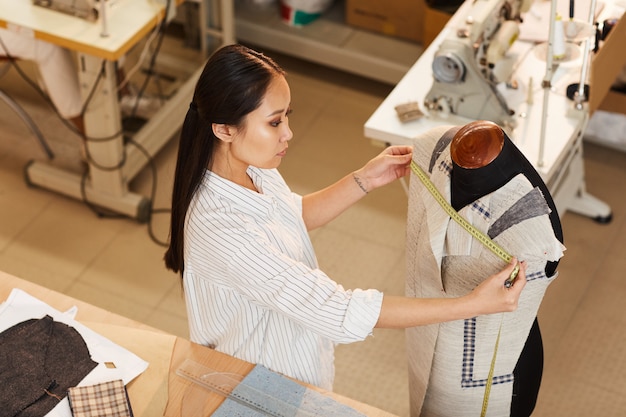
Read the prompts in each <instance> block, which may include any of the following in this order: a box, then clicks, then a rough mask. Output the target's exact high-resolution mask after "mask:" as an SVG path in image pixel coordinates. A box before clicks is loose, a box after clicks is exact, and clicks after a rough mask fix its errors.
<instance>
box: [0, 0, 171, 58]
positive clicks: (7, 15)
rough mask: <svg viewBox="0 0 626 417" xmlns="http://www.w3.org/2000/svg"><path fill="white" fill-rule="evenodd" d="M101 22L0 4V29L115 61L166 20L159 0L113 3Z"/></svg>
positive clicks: (15, 2) (24, 1) (25, 1)
mask: <svg viewBox="0 0 626 417" xmlns="http://www.w3.org/2000/svg"><path fill="white" fill-rule="evenodd" d="M177 1H178V2H180V1H182V0H177ZM108 3H111V4H110V6H109V8H108V9H107V10H108V11H107V13H106V16H107V25H106V29H107V30H106V32H107V33H108V36H102V33H103V24H102V20H101V19H100V20H96V21H93V22H91V21H88V20H86V19H82V18H79V17H75V16H71V15H69V14H65V13H62V12H59V11H56V10H52V9H49V8H46V7H42V6H35V5H33V4H32V3H31V1H30V0H0V27H2V28H6V29H8V30H11V31H15V32H20V33H22V34H24V36H30V37H34V38H36V39H41V40H44V41H46V42H50V43H54V44H56V45H59V46H62V47H64V48H67V49H70V50H73V51H77V52H82V53H85V54H88V55H93V56H96V57H99V58H103V59H107V60H111V61H116V60H118V59H119V58H120V57H122V56H123V55H124V54H125V53H126V52H128V50H130V49H131V48H132V47H133V46H134V45H135V44H136V43H137V42H138V41H139V40H140V39H142V38H143V37H145V36H146V35H147V34H148V33H149V32H150V31H151V30H152V29H153V28H155V27H156V26H157V24H158V23H159V22H160V21H161V20H162V19H163V17H164V16H165V6H164V2H161V1H158V0H115V1H109V2H108Z"/></svg>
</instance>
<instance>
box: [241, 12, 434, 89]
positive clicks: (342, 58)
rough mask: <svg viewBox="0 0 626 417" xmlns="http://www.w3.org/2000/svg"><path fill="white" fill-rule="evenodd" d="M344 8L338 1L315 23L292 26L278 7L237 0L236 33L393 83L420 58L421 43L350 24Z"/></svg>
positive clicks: (249, 40) (245, 39)
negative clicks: (347, 21)
mask: <svg viewBox="0 0 626 417" xmlns="http://www.w3.org/2000/svg"><path fill="white" fill-rule="evenodd" d="M344 11H345V4H344V2H343V1H335V2H334V4H333V6H332V7H331V9H330V10H328V11H327V12H326V13H324V14H323V15H322V16H321V17H319V18H318V19H316V20H315V21H313V22H312V23H310V24H308V25H306V26H304V27H292V26H289V25H288V24H286V23H285V22H283V21H282V19H281V17H280V12H279V10H278V8H277V7H276V6H275V5H272V6H271V7H269V6H255V5H253V4H250V3H249V2H235V33H236V36H237V39H238V40H239V41H240V42H245V43H250V44H254V45H258V46H262V47H265V48H268V49H272V50H274V51H277V52H280V53H283V54H286V55H290V56H294V57H297V58H301V59H304V60H308V61H312V62H315V63H318V64H321V65H325V66H328V67H332V68H335V69H339V70H342V71H346V72H349V73H352V74H356V75H360V76H363V77H366V78H370V79H373V80H376V81H380V82H384V83H388V84H392V85H395V84H396V83H397V82H398V81H400V79H401V78H402V77H403V76H404V74H406V72H407V71H408V70H409V68H411V66H412V65H413V64H414V63H415V61H417V59H418V58H419V56H420V55H421V53H422V51H423V47H422V46H421V45H419V44H417V43H414V42H410V41H406V40H402V39H399V38H393V37H390V36H386V35H382V34H379V33H375V32H370V31H366V30H361V29H358V28H354V27H351V26H348V25H347V24H345V17H344V16H345V12H344Z"/></svg>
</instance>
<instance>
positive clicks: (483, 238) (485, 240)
mask: <svg viewBox="0 0 626 417" xmlns="http://www.w3.org/2000/svg"><path fill="white" fill-rule="evenodd" d="M411 170H412V171H413V172H414V173H415V175H417V176H418V178H419V179H420V181H422V183H423V184H424V186H425V187H426V189H427V190H428V191H429V192H430V194H431V195H432V196H433V197H434V198H435V200H436V201H437V202H438V203H439V205H440V206H441V207H442V208H443V209H444V210H445V212H446V213H447V214H448V216H450V218H452V219H453V220H454V221H455V222H457V223H458V224H459V225H461V227H463V229H465V230H466V231H468V232H469V233H470V234H471V235H472V236H473V237H474V238H476V239H477V240H478V241H479V242H480V243H482V244H483V245H485V246H486V247H487V248H489V250H491V251H492V252H493V253H495V254H496V255H497V256H498V257H499V258H500V259H502V260H503V261H505V262H507V263H508V262H511V259H512V258H513V257H512V256H511V255H509V253H508V252H507V251H505V250H504V249H502V248H501V247H500V246H499V245H498V244H497V243H496V242H494V241H493V240H491V239H490V238H489V236H487V235H485V234H484V233H482V232H481V231H480V230H478V229H476V228H475V227H474V226H472V225H471V224H470V223H469V222H468V221H467V220H465V219H464V218H463V217H462V216H461V215H460V214H459V213H458V212H457V211H456V210H455V209H454V207H452V206H451V205H450V203H448V201H447V200H446V199H445V198H444V196H443V195H441V193H440V192H439V190H438V189H437V187H435V184H433V183H432V181H431V180H430V178H428V176H427V175H426V173H425V172H424V170H423V169H422V168H421V167H420V166H419V165H417V164H416V163H415V161H411ZM518 273H519V264H517V265H515V268H513V272H511V275H510V276H509V278H508V279H507V280H506V281H505V284H504V285H505V286H506V287H507V288H509V287H510V286H511V285H513V282H514V281H515V278H516V277H517V274H518ZM501 331H502V321H501V322H500V328H499V329H498V337H497V338H496V346H495V348H494V352H493V357H492V359H491V368H490V369H489V376H488V377H487V385H486V386H485V395H484V397H483V408H482V411H481V413H480V415H481V417H484V416H485V415H486V414H487V407H488V405H489V394H490V393H491V385H492V384H493V372H494V368H495V366H496V355H497V353H498V345H499V344H500V332H501Z"/></svg>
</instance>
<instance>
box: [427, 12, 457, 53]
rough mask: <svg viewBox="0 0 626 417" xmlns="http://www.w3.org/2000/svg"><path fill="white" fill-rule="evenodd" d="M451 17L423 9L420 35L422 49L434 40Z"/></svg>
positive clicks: (444, 13)
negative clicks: (422, 23) (422, 29)
mask: <svg viewBox="0 0 626 417" xmlns="http://www.w3.org/2000/svg"><path fill="white" fill-rule="evenodd" d="M451 17H452V15H451V14H449V13H446V12H442V11H439V10H437V9H432V8H430V7H428V6H426V7H425V8H424V17H423V19H424V32H423V34H422V45H423V46H424V48H426V47H427V46H428V45H430V43H431V42H432V41H434V40H435V38H436V37H437V35H439V33H440V32H441V30H442V29H443V27H444V26H445V25H446V23H448V20H450V18H451Z"/></svg>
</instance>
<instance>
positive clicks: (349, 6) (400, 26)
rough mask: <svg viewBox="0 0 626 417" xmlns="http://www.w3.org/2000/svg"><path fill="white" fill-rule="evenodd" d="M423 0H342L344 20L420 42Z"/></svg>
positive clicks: (424, 5) (361, 26) (352, 24)
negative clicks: (344, 3) (344, 13)
mask: <svg viewBox="0 0 626 417" xmlns="http://www.w3.org/2000/svg"><path fill="white" fill-rule="evenodd" d="M426 7H427V6H426V4H425V2H424V0H386V1H380V0H346V23H347V24H348V25H351V26H355V27H358V28H363V29H368V30H372V31H375V32H379V33H382V34H385V35H389V36H395V37H399V38H404V39H408V40H412V41H415V42H420V43H421V42H422V36H423V31H424V29H423V19H424V9H425V8H426Z"/></svg>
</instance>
